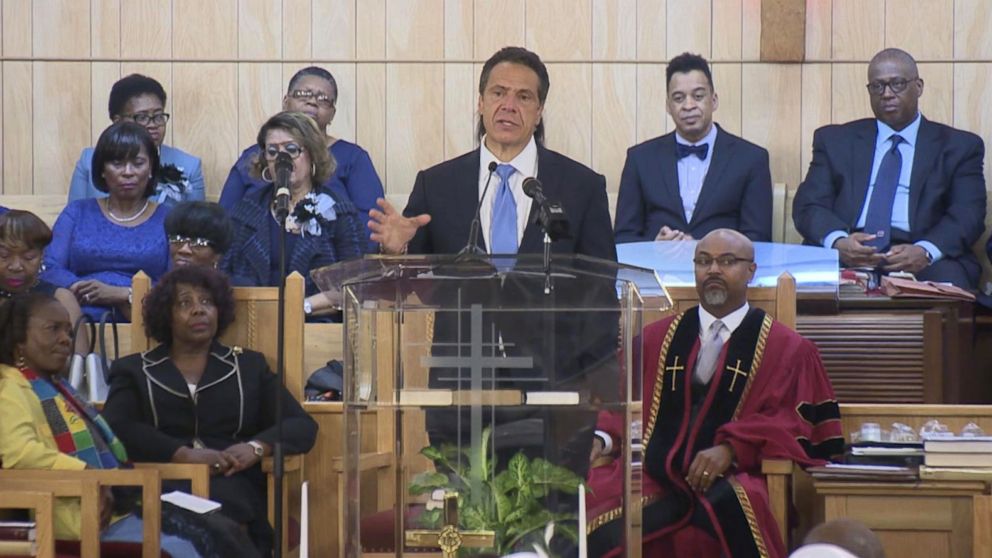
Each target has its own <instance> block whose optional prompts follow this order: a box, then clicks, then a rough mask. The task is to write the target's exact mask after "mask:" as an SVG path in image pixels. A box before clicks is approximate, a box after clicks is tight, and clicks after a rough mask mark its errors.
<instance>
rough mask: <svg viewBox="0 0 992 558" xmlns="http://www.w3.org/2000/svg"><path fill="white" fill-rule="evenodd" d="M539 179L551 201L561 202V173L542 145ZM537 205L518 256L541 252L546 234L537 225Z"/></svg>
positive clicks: (539, 157) (540, 148) (521, 240)
mask: <svg viewBox="0 0 992 558" xmlns="http://www.w3.org/2000/svg"><path fill="white" fill-rule="evenodd" d="M537 178H538V179H539V180H540V181H541V189H542V190H544V195H545V196H546V197H547V198H548V199H549V200H554V201H559V202H560V201H561V198H562V197H561V194H562V187H561V173H560V172H558V169H557V165H556V164H555V160H554V158H553V157H552V156H551V155H550V154H549V153H548V150H547V149H545V148H544V147H542V146H541V145H540V144H538V146H537ZM536 220H537V204H536V203H531V204H530V213H529V214H528V215H527V226H526V227H524V235H523V238H521V239H520V247H519V248H517V253H518V254H524V253H530V252H540V251H541V250H542V248H541V246H542V244H543V243H544V233H543V232H542V231H541V227H540V226H539V225H538V224H537V223H536Z"/></svg>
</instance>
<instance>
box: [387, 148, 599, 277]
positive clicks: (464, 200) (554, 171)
mask: <svg viewBox="0 0 992 558" xmlns="http://www.w3.org/2000/svg"><path fill="white" fill-rule="evenodd" d="M537 178H539V179H540V180H541V183H542V185H543V189H544V195H545V196H546V197H547V198H548V199H549V200H552V201H558V202H561V204H562V207H563V208H564V210H565V213H566V214H567V215H568V219H569V223H570V231H571V236H572V238H570V239H561V240H558V241H556V242H554V243H553V244H552V248H551V249H552V251H553V252H555V253H562V254H573V253H574V254H585V255H587V256H595V257H598V258H603V259H606V260H612V261H616V259H617V250H616V246H615V245H614V243H613V231H612V227H611V226H610V209H609V204H608V203H607V200H606V179H605V178H604V177H603V175H600V174H596V173H595V172H593V171H592V170H590V169H589V168H588V167H586V166H584V165H582V164H580V163H578V162H576V161H573V160H571V159H569V158H567V157H565V156H564V155H561V154H560V153H556V152H554V151H551V150H549V149H545V148H544V147H542V146H540V145H538V146H537ZM495 181H498V178H494V182H495ZM494 186H495V185H494V184H490V188H493V187H494ZM478 203H479V150H478V149H476V150H474V151H470V152H468V153H466V154H464V155H461V156H459V157H456V158H454V159H451V160H449V161H445V162H443V163H441V164H439V165H435V166H433V167H431V168H429V169H427V170H423V171H420V172H419V173H418V174H417V180H416V182H415V183H414V185H413V192H411V193H410V199H409V201H408V202H407V205H406V209H404V210H403V214H404V215H406V216H408V217H409V216H413V215H419V214H421V213H428V214H430V216H431V222H430V223H428V224H427V225H426V226H423V227H421V228H420V229H419V230H418V231H417V234H416V236H414V237H413V240H411V241H410V246H409V251H410V253H411V254H455V253H457V252H458V251H460V250H461V249H462V248H463V247H464V246H465V243H466V242H468V235H469V230H470V228H471V224H472V218H473V217H474V216H475V208H476V206H477V205H478ZM536 209H537V208H536V204H533V205H532V206H531V216H533V215H534V212H535V211H536ZM484 236H485V234H484V233H483V234H480V235H479V242H478V244H479V247H481V248H482V249H483V250H485V240H484V239H483V237H484ZM543 241H544V235H543V233H542V232H541V229H540V227H539V226H538V225H537V224H535V223H529V224H528V225H527V228H526V229H524V235H523V239H522V240H521V242H520V248H519V250H518V252H519V253H531V254H540V253H542V252H543V250H544V247H543V244H542V243H543Z"/></svg>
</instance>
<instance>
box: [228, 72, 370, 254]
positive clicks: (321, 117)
mask: <svg viewBox="0 0 992 558" xmlns="http://www.w3.org/2000/svg"><path fill="white" fill-rule="evenodd" d="M337 99H338V84H337V82H336V81H335V80H334V76H332V75H331V73H330V72H328V71H327V70H325V69H323V68H318V67H316V66H310V67H307V68H303V69H302V70H300V71H298V72H296V74H295V75H294V76H293V78H292V79H290V80H289V88H288V89H287V91H286V95H285V96H284V97H283V98H282V108H283V110H285V111H296V112H302V113H303V114H306V115H307V116H309V117H310V118H313V119H314V120H315V121H316V122H317V127H318V128H320V130H321V132H322V133H323V136H324V141H325V143H326V144H327V150H328V152H329V153H330V154H331V157H332V158H333V159H334V160H335V161H336V162H337V167H336V168H335V171H334V173H333V174H332V175H331V176H330V177H328V178H327V179H326V180H325V181H324V182H323V186H324V187H326V188H328V189H330V190H331V191H333V192H335V193H336V194H338V195H339V196H340V197H343V198H345V199H347V200H349V201H351V203H353V204H354V205H355V207H356V208H358V213H359V216H360V217H361V221H362V225H363V226H365V224H366V223H367V222H368V215H369V210H370V209H372V208H374V207H376V205H375V200H376V199H378V198H381V197H383V190H382V181H381V180H379V175H378V174H377V173H376V172H375V167H373V166H372V159H371V158H370V157H369V154H368V152H366V151H365V150H364V149H362V148H361V147H359V146H357V145H355V144H354V143H351V142H348V141H345V140H343V139H338V138H335V137H334V136H331V135H328V134H327V127H328V126H330V125H331V121H332V120H333V119H334V115H335V113H336V110H337V109H336V104H337ZM260 151H261V148H260V147H259V146H258V145H253V146H251V147H249V148H248V149H245V150H244V152H242V153H241V157H239V158H238V161H237V162H236V163H234V166H233V167H231V172H230V174H228V176H227V181H226V182H225V183H224V190H223V191H222V192H221V194H220V205H221V206H222V207H223V208H224V209H227V210H228V211H231V210H232V209H234V206H235V205H237V204H238V201H240V200H241V198H242V197H244V195H245V194H246V193H248V192H251V191H254V190H258V189H261V188H263V187H265V185H266V184H265V181H264V180H262V179H261V178H258V177H255V176H252V174H251V166H252V161H253V160H254V159H255V157H256V156H257V155H258V154H259V152H260ZM370 234H371V233H370V232H369V231H368V229H367V228H366V229H365V232H364V238H363V241H364V245H363V251H365V252H374V251H376V249H377V245H376V244H375V243H373V242H372V241H371V240H369V235H370Z"/></svg>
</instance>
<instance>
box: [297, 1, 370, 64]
mask: <svg viewBox="0 0 992 558" xmlns="http://www.w3.org/2000/svg"><path fill="white" fill-rule="evenodd" d="M363 3H364V2H363ZM312 20H313V5H312V2H311V0H282V57H283V59H289V60H294V59H295V60H306V59H309V58H310V57H311V56H312V55H313V53H312V50H313V37H312V34H313V28H312V26H313V23H312Z"/></svg>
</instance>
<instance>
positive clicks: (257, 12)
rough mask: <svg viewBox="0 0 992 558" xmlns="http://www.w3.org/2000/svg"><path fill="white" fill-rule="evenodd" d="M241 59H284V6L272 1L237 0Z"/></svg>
mask: <svg viewBox="0 0 992 558" xmlns="http://www.w3.org/2000/svg"><path fill="white" fill-rule="evenodd" d="M237 9H238V18H237V22H238V30H237V37H238V58H239V59H242V60H245V59H247V60H278V59H279V58H280V57H281V56H282V6H281V5H279V4H278V3H276V2H272V0H238V8H237Z"/></svg>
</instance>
